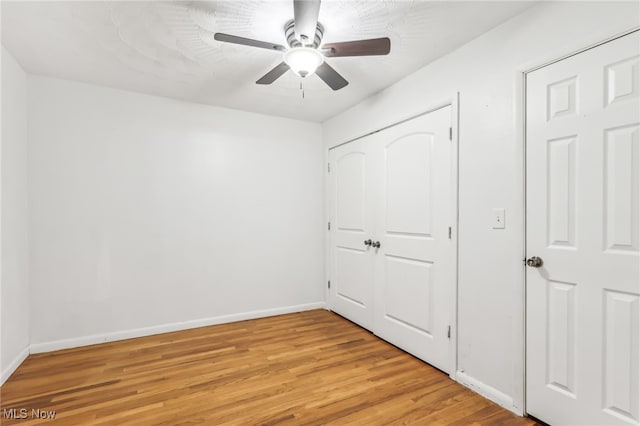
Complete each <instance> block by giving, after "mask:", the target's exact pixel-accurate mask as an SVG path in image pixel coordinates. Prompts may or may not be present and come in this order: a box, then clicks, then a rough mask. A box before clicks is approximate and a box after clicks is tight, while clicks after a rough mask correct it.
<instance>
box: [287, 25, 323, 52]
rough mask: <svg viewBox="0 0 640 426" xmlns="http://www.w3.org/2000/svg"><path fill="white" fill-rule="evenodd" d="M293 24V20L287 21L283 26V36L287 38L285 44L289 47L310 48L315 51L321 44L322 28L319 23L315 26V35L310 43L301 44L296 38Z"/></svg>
mask: <svg viewBox="0 0 640 426" xmlns="http://www.w3.org/2000/svg"><path fill="white" fill-rule="evenodd" d="M295 27H296V26H295V22H294V21H293V19H291V20H289V21H287V23H286V24H285V25H284V35H285V37H286V38H287V44H288V45H289V47H312V48H314V49H317V48H318V47H319V46H320V43H321V42H322V36H323V35H324V27H323V26H322V24H321V23H320V22H318V25H317V26H316V33H315V35H314V37H313V42H312V43H302V42H301V41H300V40H298V39H297V38H296V30H295Z"/></svg>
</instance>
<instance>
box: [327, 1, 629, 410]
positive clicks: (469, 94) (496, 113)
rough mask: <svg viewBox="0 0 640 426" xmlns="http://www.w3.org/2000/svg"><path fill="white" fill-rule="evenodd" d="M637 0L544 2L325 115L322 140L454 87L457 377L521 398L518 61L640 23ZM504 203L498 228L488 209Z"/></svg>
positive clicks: (382, 121) (418, 106)
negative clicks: (503, 226)
mask: <svg viewBox="0 0 640 426" xmlns="http://www.w3.org/2000/svg"><path fill="white" fill-rule="evenodd" d="M639 12H640V10H639V3H637V2H626V3H612V2H608V3H593V2H585V3H580V2H567V3H559V2H542V3H541V4H539V5H537V6H535V7H534V8H532V9H529V10H527V11H525V12H524V13H523V14H521V15H519V16H518V17H516V18H514V19H512V20H510V21H508V22H506V23H505V24H503V25H501V26H499V27H497V28H495V29H494V30H492V31H490V32H489V33H487V34H485V35H483V36H481V37H479V38H477V39H475V40H474V41H472V42H470V43H469V44H467V45H465V46H463V47H461V48H460V49H458V50H456V51H454V52H452V53H451V54H449V55H447V56H445V57H443V58H441V59H440V60H438V61H436V62H434V63H432V64H430V65H428V66H426V67H424V68H422V69H421V70H419V71H417V72H416V73H414V74H412V75H411V76H409V77H407V78H405V79H403V80H401V81H399V82H398V83H396V84H395V85H393V86H391V87H390V88H388V89H386V90H384V91H382V92H380V93H378V94H377V95H375V96H373V97H371V98H369V99H367V100H365V101H364V102H362V103H360V104H358V105H356V106H354V107H353V108H351V109H349V110H347V111H346V112H344V113H342V114H340V115H338V116H336V117H334V118H332V119H330V120H328V121H327V122H325V123H324V126H323V131H324V140H325V145H326V147H331V146H334V145H336V144H339V143H341V142H344V141H346V140H349V139H351V138H354V137H357V136H360V135H362V134H365V133H367V132H369V131H372V130H376V129H378V128H380V127H382V126H384V125H387V124H391V123H394V122H397V121H399V120H401V119H404V118H406V117H409V116H411V115H413V114H415V113H418V112H421V111H423V110H425V109H426V108H427V107H428V106H429V105H430V104H433V103H434V102H438V101H440V100H442V99H445V98H447V97H450V96H451V95H452V94H453V93H455V92H460V126H459V130H460V158H459V159H460V166H459V170H460V177H459V179H460V180H459V183H460V192H459V197H460V221H459V283H458V286H459V290H458V291H459V302H458V318H459V322H458V325H459V329H458V348H459V349H458V350H459V352H458V360H459V365H458V370H459V371H460V372H462V374H459V375H458V377H459V379H460V380H463V381H465V382H466V383H467V384H470V385H471V386H478V387H479V388H478V390H480V391H481V392H483V393H485V394H486V395H489V396H491V397H492V398H493V399H494V400H496V401H499V402H501V403H502V404H504V405H506V406H509V407H510V408H512V409H513V410H514V411H517V412H520V411H521V410H522V407H523V358H524V352H523V328H522V327H523V266H522V257H523V229H524V225H523V208H522V206H523V189H522V188H523V186H522V185H523V167H522V158H523V146H522V140H521V139H520V138H521V129H522V127H521V123H518V115H517V111H518V107H519V105H520V102H521V98H520V97H519V95H518V93H520V92H518V90H519V87H518V84H517V79H516V75H517V72H516V71H517V70H518V69H520V70H524V69H527V68H528V67H531V66H534V65H541V64H542V63H543V62H545V61H547V60H551V59H554V58H557V57H560V56H562V55H564V54H567V53H570V52H572V51H574V50H577V49H580V48H583V47H586V46H588V45H590V44H592V43H595V42H597V41H599V40H603V39H605V38H607V37H610V36H612V35H615V34H618V33H620V32H622V31H625V30H628V29H631V28H633V27H637V26H638V25H640V22H639V19H640V18H639V16H640V15H639ZM494 207H505V208H506V224H507V227H506V229H504V230H494V229H492V228H491V209H492V208H494Z"/></svg>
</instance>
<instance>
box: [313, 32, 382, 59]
mask: <svg viewBox="0 0 640 426" xmlns="http://www.w3.org/2000/svg"><path fill="white" fill-rule="evenodd" d="M321 50H322V51H323V52H322V53H324V56H326V57H328V58H333V57H340V56H374V55H388V54H389V52H390V51H391V40H389V38H387V37H383V38H370V39H368V40H355V41H343V42H340V43H327V44H325V45H324V46H322V48H321ZM325 50H326V51H325Z"/></svg>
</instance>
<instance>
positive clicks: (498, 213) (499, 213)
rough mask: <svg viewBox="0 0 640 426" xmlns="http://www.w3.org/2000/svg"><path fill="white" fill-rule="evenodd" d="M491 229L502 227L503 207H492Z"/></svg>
mask: <svg viewBox="0 0 640 426" xmlns="http://www.w3.org/2000/svg"><path fill="white" fill-rule="evenodd" d="M492 227H493V229H504V209H502V208H500V209H493V226H492Z"/></svg>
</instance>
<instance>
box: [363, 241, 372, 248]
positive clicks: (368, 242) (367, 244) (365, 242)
mask: <svg viewBox="0 0 640 426" xmlns="http://www.w3.org/2000/svg"><path fill="white" fill-rule="evenodd" d="M371 244H373V241H371V240H365V241H364V245H365V246H369V247H371Z"/></svg>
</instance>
